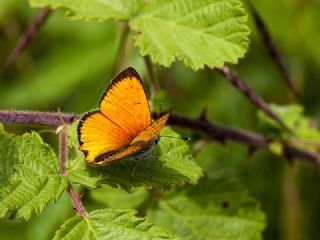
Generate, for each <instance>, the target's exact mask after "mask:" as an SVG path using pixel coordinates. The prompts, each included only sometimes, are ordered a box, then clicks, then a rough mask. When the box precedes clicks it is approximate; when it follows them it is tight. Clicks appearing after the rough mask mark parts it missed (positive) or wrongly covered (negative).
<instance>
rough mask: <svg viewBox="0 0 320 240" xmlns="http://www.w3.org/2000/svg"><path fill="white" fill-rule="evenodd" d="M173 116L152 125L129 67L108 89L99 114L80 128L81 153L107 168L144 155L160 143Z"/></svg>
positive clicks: (143, 95) (137, 80) (86, 119)
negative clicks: (166, 125)
mask: <svg viewBox="0 0 320 240" xmlns="http://www.w3.org/2000/svg"><path fill="white" fill-rule="evenodd" d="M169 115H170V112H165V113H163V114H161V116H160V117H159V118H158V119H156V120H155V121H153V122H151V113H150V108H149V104H148V100H147V97H146V93H145V91H144V88H143V85H142V82H141V79H140V76H139V74H138V73H137V72H136V70H135V69H134V68H132V67H129V68H127V69H125V70H124V71H122V72H121V73H119V74H118V75H117V76H116V77H115V78H114V79H112V81H111V82H110V84H109V86H108V87H107V88H106V90H105V92H104V94H103V96H102V98H101V100H100V103H99V110H96V111H93V112H89V113H87V114H85V115H84V116H83V117H82V119H81V120H80V123H79V125H78V139H79V143H80V147H79V149H80V150H81V151H83V152H84V154H85V159H86V161H87V162H88V163H90V164H93V165H104V164H106V163H108V162H111V161H114V160H118V159H121V158H124V157H128V156H132V155H134V154H138V153H143V152H145V151H147V150H148V149H150V148H151V147H152V146H153V145H154V144H156V143H157V142H158V141H159V134H160V131H161V129H162V128H163V127H164V125H165V124H166V122H167V120H168V118H169Z"/></svg>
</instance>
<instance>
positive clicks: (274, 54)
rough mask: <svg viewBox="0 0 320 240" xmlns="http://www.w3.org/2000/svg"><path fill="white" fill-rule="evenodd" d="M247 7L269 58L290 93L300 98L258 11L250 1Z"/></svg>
mask: <svg viewBox="0 0 320 240" xmlns="http://www.w3.org/2000/svg"><path fill="white" fill-rule="evenodd" d="M249 8H250V10H251V12H252V15H253V18H254V22H255V24H256V27H257V29H258V31H259V33H260V35H261V38H262V41H263V43H264V46H265V47H266V49H267V51H268V53H269V56H270V58H271V59H272V61H273V62H274V64H275V65H276V67H277V68H278V70H279V72H280V74H281V75H282V77H283V78H284V79H285V81H286V83H287V85H288V87H289V89H290V90H291V92H292V94H293V95H294V96H295V97H296V98H298V99H299V98H300V95H299V92H298V90H297V88H296V86H295V85H294V82H293V80H292V78H291V77H290V74H289V71H288V69H287V68H286V67H285V64H284V63H283V61H282V58H281V56H280V53H279V51H278V50H277V48H276V46H275V44H274V43H273V41H272V38H271V35H270V33H269V31H268V29H267V26H266V25H265V23H264V22H263V20H262V18H261V17H260V16H259V14H258V12H257V11H256V10H255V8H254V7H253V5H252V4H251V3H250V2H249Z"/></svg>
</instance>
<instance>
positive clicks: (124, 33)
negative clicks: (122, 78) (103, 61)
mask: <svg viewBox="0 0 320 240" xmlns="http://www.w3.org/2000/svg"><path fill="white" fill-rule="evenodd" d="M129 33H130V29H129V26H128V23H127V22H125V23H123V26H122V29H121V36H120V40H119V45H118V50H117V51H118V54H117V59H116V61H115V64H114V67H113V73H114V74H116V73H118V72H119V71H120V70H121V68H122V65H123V60H124V57H125V53H126V49H127V46H126V45H127V40H128V36H129Z"/></svg>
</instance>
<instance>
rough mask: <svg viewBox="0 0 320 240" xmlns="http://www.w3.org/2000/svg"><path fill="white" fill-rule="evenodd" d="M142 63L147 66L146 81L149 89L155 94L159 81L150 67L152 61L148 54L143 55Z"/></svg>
mask: <svg viewBox="0 0 320 240" xmlns="http://www.w3.org/2000/svg"><path fill="white" fill-rule="evenodd" d="M143 60H144V63H145V65H146V68H147V73H148V78H147V79H148V83H149V86H150V91H151V93H152V94H155V93H156V92H157V91H158V90H159V83H158V81H157V78H156V77H155V75H154V71H153V67H152V62H151V60H150V57H149V56H144V57H143Z"/></svg>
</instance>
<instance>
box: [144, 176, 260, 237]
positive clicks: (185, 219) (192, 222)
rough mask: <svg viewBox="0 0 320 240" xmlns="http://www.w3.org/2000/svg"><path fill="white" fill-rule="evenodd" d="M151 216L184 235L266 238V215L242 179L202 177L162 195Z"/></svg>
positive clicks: (174, 231) (154, 220) (162, 224)
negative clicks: (182, 189)
mask: <svg viewBox="0 0 320 240" xmlns="http://www.w3.org/2000/svg"><path fill="white" fill-rule="evenodd" d="M148 216H149V218H150V219H151V220H152V221H153V222H155V223H156V224H158V225H160V226H162V227H164V228H165V229H167V230H168V231H170V232H171V233H173V234H175V235H176V236H178V237H181V238H183V239H199V240H206V239H208V240H209V239H210V240H215V239H246V240H248V239H250V240H253V239H262V236H261V233H262V230H263V229H264V226H265V216H264V214H263V212H261V210H260V209H259V205H258V203H257V202H256V201H255V200H254V199H253V198H251V197H250V196H249V195H248V193H247V191H245V190H244V188H243V187H242V186H240V185H239V183H238V182H236V181H234V180H230V179H223V178H214V179H202V180H201V181H200V183H199V184H198V185H197V186H196V187H191V188H189V189H187V190H184V191H182V192H180V193H178V194H170V195H168V196H167V198H163V199H161V200H160V201H159V202H158V203H157V204H156V205H155V206H154V207H153V208H152V209H150V210H149V213H148Z"/></svg>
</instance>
